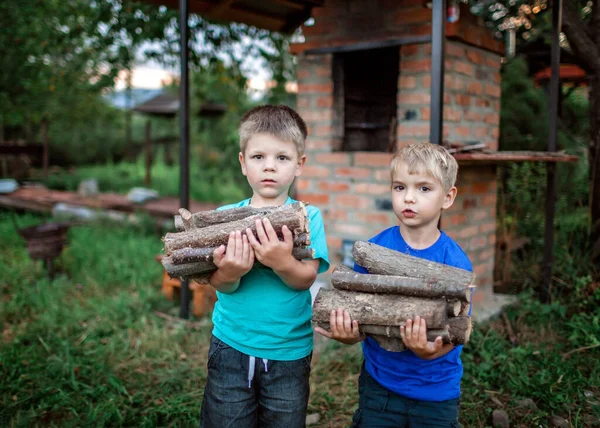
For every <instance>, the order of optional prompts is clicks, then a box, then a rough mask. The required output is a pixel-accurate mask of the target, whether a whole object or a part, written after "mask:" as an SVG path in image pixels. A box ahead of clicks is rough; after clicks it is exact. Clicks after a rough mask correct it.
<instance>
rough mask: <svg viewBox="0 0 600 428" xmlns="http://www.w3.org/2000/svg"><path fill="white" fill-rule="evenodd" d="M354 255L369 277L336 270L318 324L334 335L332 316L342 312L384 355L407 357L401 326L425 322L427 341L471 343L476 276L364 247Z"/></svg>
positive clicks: (317, 310)
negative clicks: (471, 306) (398, 353)
mask: <svg viewBox="0 0 600 428" xmlns="http://www.w3.org/2000/svg"><path fill="white" fill-rule="evenodd" d="M352 255H353V256H354V260H355V261H356V263H358V264H359V265H360V266H363V267H364V268H366V269H367V271H368V272H369V273H368V274H362V273H358V272H354V271H353V270H351V269H349V268H347V267H345V266H337V267H336V269H335V270H334V271H333V273H332V276H331V284H332V285H333V287H334V289H332V290H326V289H321V290H319V293H318V294H317V297H316V299H315V303H314V306H313V322H315V323H317V325H319V326H320V327H322V328H324V329H326V330H329V319H330V314H331V311H332V310H336V309H339V308H343V309H346V310H347V311H348V313H349V314H350V317H351V318H352V319H353V320H357V321H358V323H359V330H360V332H361V333H362V334H366V335H368V336H372V337H373V338H374V339H375V340H376V341H377V342H378V343H379V345H380V346H381V347H383V348H384V349H387V350H389V351H403V350H404V349H405V347H404V343H403V342H402V339H401V338H400V326H401V325H404V323H405V321H406V320H407V319H414V317H415V316H420V317H421V318H424V319H425V322H426V324H427V339H428V340H430V341H434V340H435V338H436V337H438V336H441V337H442V339H443V341H444V343H452V344H455V345H458V344H464V343H467V342H468V340H469V336H470V334H471V319H470V317H469V316H468V310H469V303H470V299H471V288H470V287H472V284H473V280H474V279H475V275H474V274H473V273H472V272H469V271H466V270H464V269H458V268H455V267H451V266H447V265H444V264H441V263H435V262H431V261H429V260H425V259H422V258H419V257H413V256H409V255H407V254H403V253H400V252H398V251H394V250H391V249H388V248H385V247H382V246H379V245H376V244H372V243H368V242H363V241H357V242H356V243H355V244H354V247H353V249H352Z"/></svg>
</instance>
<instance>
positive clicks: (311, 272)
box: [246, 218, 320, 290]
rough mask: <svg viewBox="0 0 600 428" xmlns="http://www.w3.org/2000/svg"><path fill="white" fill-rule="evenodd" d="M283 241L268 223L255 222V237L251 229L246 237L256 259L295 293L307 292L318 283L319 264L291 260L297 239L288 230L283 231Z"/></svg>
mask: <svg viewBox="0 0 600 428" xmlns="http://www.w3.org/2000/svg"><path fill="white" fill-rule="evenodd" d="M281 233H282V235H283V241H281V240H279V237H278V236H277V233H276V232H275V229H273V226H272V225H271V222H270V221H269V219H266V218H265V219H263V220H262V221H261V220H256V235H257V237H255V236H254V234H253V233H252V231H251V230H250V229H247V230H246V235H247V236H248V239H249V241H250V245H251V246H252V248H253V249H254V252H255V254H256V258H257V260H258V261H259V262H261V263H262V264H263V265H265V266H267V267H270V268H271V269H273V271H274V272H275V273H276V274H277V275H278V276H279V277H280V278H281V279H282V280H283V282H284V283H285V284H286V285H287V286H289V287H291V288H294V289H296V290H307V289H309V288H310V286H311V285H313V283H314V282H315V280H316V279H317V274H318V272H319V264H320V261H319V260H296V259H295V258H294V256H292V248H293V246H294V239H293V235H292V232H291V231H290V230H289V229H288V227H287V226H283V227H282V228H281Z"/></svg>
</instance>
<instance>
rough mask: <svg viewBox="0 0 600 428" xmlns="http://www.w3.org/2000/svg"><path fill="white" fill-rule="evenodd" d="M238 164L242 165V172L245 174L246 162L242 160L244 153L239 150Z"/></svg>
mask: <svg viewBox="0 0 600 428" xmlns="http://www.w3.org/2000/svg"><path fill="white" fill-rule="evenodd" d="M239 160H240V165H242V174H244V175H246V163H245V162H244V154H243V153H242V152H240V154H239Z"/></svg>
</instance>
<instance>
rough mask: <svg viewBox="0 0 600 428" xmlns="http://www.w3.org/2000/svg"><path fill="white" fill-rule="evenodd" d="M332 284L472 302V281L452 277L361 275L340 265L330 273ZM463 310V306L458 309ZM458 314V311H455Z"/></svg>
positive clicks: (357, 288)
mask: <svg viewBox="0 0 600 428" xmlns="http://www.w3.org/2000/svg"><path fill="white" fill-rule="evenodd" d="M331 285H333V286H334V287H335V288H337V289H338V290H348V291H361V292H364V293H381V294H402V295H405V296H414V297H427V298H430V299H436V298H453V299H458V300H461V301H463V302H469V300H470V297H471V293H470V291H469V283H466V282H462V283H461V282H454V281H453V280H452V279H444V280H437V279H431V278H409V277H406V276H395V275H376V274H362V273H358V272H354V271H353V270H352V269H349V268H347V267H345V266H344V265H339V266H337V267H336V268H335V270H334V271H333V274H332V275H331ZM458 310H459V311H460V305H459V309H458ZM456 315H458V313H457V314H456Z"/></svg>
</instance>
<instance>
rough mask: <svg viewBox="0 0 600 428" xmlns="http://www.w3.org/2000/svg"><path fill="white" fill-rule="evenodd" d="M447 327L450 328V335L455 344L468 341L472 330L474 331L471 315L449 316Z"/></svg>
mask: <svg viewBox="0 0 600 428" xmlns="http://www.w3.org/2000/svg"><path fill="white" fill-rule="evenodd" d="M446 329H447V330H448V336H449V337H450V342H451V343H454V344H455V345H462V344H465V343H468V342H469V339H470V338H471V332H472V331H473V324H472V323H471V317H463V316H461V317H454V318H448V324H447V326H446Z"/></svg>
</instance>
